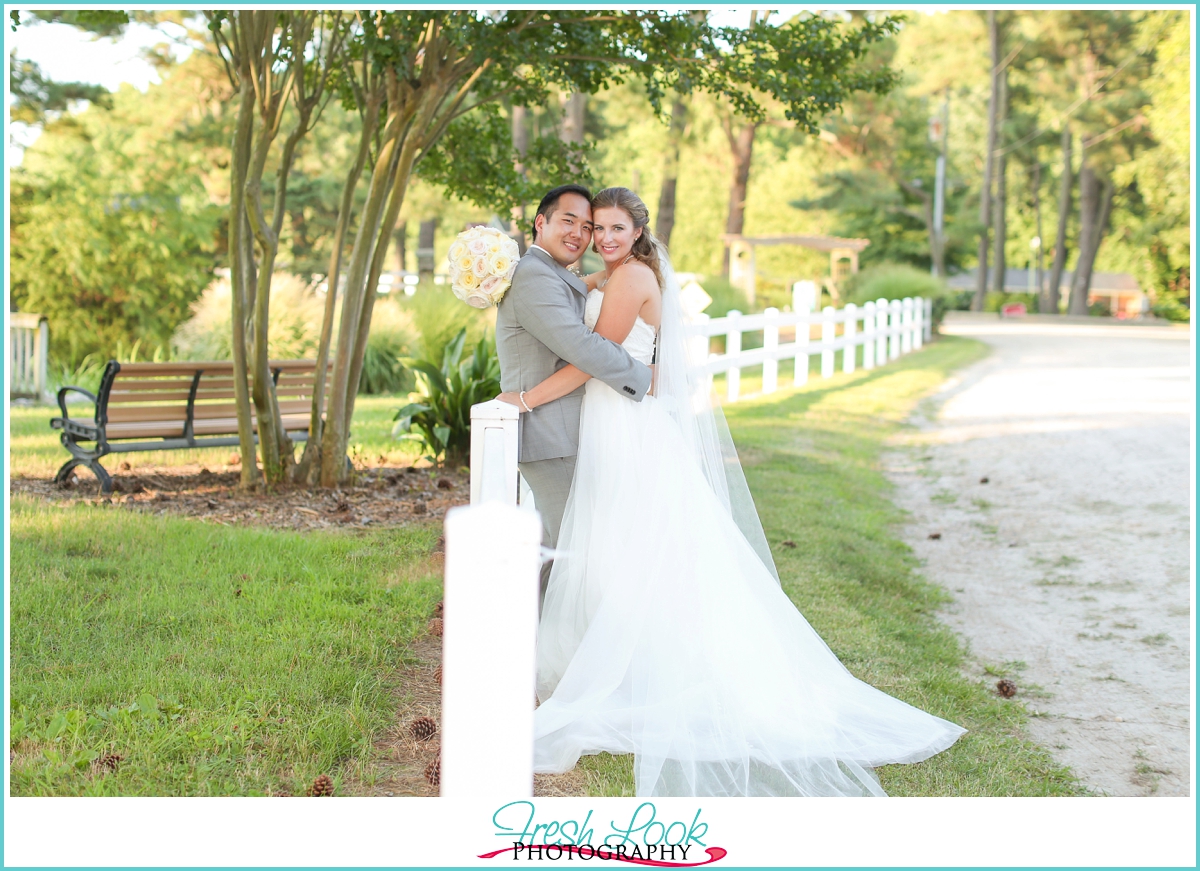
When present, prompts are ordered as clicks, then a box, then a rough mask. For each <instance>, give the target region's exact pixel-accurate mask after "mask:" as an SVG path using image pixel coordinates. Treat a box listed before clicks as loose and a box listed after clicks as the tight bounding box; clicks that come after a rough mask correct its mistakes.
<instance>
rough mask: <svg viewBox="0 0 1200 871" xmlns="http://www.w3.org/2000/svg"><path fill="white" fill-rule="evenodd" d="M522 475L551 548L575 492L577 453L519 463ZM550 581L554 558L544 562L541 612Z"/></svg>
mask: <svg viewBox="0 0 1200 871" xmlns="http://www.w3.org/2000/svg"><path fill="white" fill-rule="evenodd" d="M517 468H518V469H520V471H521V475H522V476H523V477H524V478H525V482H526V483H527V484H529V489H530V490H532V491H533V500H534V502H536V503H537V510H538V513H540V514H541V515H542V544H544V545H545V546H546V547H549V548H555V547H557V546H558V533H559V530H560V529H561V528H562V519H563V510H564V509H565V508H566V507H567V496H568V495H569V494H570V492H571V479H572V478H574V477H575V458H574V457H554V458H553V459H549V460H534V461H533V462H530V463H518V464H517ZM549 582H550V561H546V562H544V563H542V583H541V588H540V590H539V591H538V613H539V614H540V613H541V612H542V601H543V600H544V599H545V598H546V585H547V584H548V583H549Z"/></svg>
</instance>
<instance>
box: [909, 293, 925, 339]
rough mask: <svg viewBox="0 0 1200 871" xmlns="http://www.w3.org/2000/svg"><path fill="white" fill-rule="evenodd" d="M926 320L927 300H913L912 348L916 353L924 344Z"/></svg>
mask: <svg viewBox="0 0 1200 871" xmlns="http://www.w3.org/2000/svg"><path fill="white" fill-rule="evenodd" d="M924 320H925V300H923V299H921V298H920V297H919V296H918V297H915V298H914V299H913V334H912V346H913V350H914V351H915V350H916V349H918V348H920V347H921V345H922V344H923V342H922V341H921V340H922V339H923V338H924V336H925V329H924V326H923V324H924Z"/></svg>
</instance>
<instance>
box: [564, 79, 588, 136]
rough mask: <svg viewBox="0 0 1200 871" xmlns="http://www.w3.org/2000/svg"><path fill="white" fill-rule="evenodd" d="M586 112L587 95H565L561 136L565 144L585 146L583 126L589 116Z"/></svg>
mask: <svg viewBox="0 0 1200 871" xmlns="http://www.w3.org/2000/svg"><path fill="white" fill-rule="evenodd" d="M586 110H587V94H581V93H578V92H576V93H573V94H571V95H570V96H567V95H566V94H564V95H563V120H562V133H561V134H560V136H561V139H562V141H563V142H572V143H574V144H576V145H582V144H583V124H584V119H585V116H586V114H587V111H586Z"/></svg>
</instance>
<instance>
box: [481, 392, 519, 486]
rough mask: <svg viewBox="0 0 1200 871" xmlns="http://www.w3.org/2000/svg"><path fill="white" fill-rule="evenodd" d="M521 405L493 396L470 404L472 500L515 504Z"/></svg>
mask: <svg viewBox="0 0 1200 871" xmlns="http://www.w3.org/2000/svg"><path fill="white" fill-rule="evenodd" d="M519 416H520V409H518V408H517V407H516V406H515V405H510V404H509V403H507V402H501V401H500V400H498V399H493V400H491V401H490V402H480V403H479V404H478V405H472V406H471V504H472V505H475V504H477V503H479V502H485V501H490V500H495V501H499V502H503V503H505V504H506V505H516V504H517V418H518V417H519Z"/></svg>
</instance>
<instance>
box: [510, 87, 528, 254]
mask: <svg viewBox="0 0 1200 871" xmlns="http://www.w3.org/2000/svg"><path fill="white" fill-rule="evenodd" d="M527 114H528V110H527V109H526V108H525V107H524V106H513V107H512V141H513V151H515V152H516V154H517V166H516V169H517V173H518V174H519V175H520V176H521V177H522V178H524V177H525V162H524V157H525V152H526V151H528V150H529V130H528V128H527V127H526V126H525V117H526V115H527ZM511 219H512V221H511V225H510V229H509V235H510V236H512V237H513V238H514V239H515V240H516V242H517V249H518V251H519V252H520V254H521V256H524V255H525V248H526V246H527V245H528V241H527V240H526V238H525V230H526V227H525V220H526V218H525V203H521V204H520V205H519V206H513V210H512V215H511Z"/></svg>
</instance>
